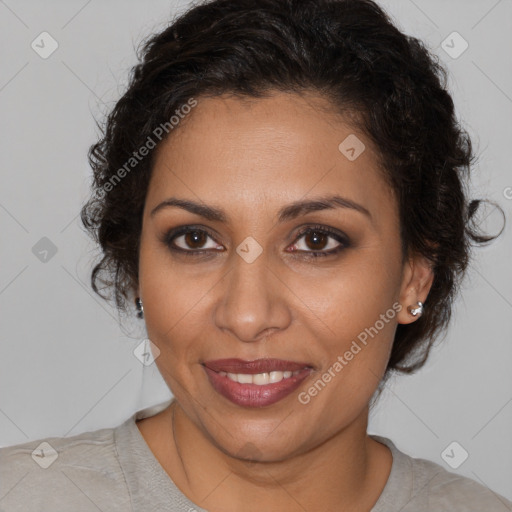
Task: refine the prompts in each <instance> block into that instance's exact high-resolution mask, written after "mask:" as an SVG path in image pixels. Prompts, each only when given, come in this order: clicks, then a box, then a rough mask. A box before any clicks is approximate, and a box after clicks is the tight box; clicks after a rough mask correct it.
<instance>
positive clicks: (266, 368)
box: [203, 358, 312, 375]
mask: <svg viewBox="0 0 512 512" xmlns="http://www.w3.org/2000/svg"><path fill="white" fill-rule="evenodd" d="M203 364H204V366H207V367H208V368H210V369H211V370H213V371H215V372H226V373H245V374H249V375H254V374H256V373H269V372H276V371H278V372H279V371H280V372H286V371H290V372H294V371H296V370H303V369H304V368H312V366H311V365H310V364H309V363H300V362H295V361H285V360H284V359H271V358H265V359H255V360H253V361H244V360H243V359H216V360H214V361H205V362H204V363H203Z"/></svg>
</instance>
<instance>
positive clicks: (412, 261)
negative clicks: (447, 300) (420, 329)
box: [397, 254, 434, 324]
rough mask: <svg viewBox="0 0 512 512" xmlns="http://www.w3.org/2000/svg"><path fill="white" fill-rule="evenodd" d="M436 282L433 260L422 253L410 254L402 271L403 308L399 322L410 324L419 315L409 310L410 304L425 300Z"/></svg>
mask: <svg viewBox="0 0 512 512" xmlns="http://www.w3.org/2000/svg"><path fill="white" fill-rule="evenodd" d="M433 282H434V270H433V268H432V262H431V261H429V260H428V259H427V258H425V257H424V256H422V255H419V254H415V255H413V256H410V257H409V259H408V260H407V261H406V262H405V264H404V268H403V271H402V284H401V287H400V298H399V301H400V304H401V305H402V309H401V310H400V311H399V313H398V315H397V320H398V323H399V324H410V323H412V322H415V321H416V320H417V319H418V318H419V317H414V316H413V315H411V314H410V313H409V311H408V310H407V307H408V306H415V305H416V303H417V302H418V301H419V302H423V303H424V302H425V300H426V299H427V296H428V294H429V292H430V288H431V287H432V283H433Z"/></svg>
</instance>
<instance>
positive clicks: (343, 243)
mask: <svg viewBox="0 0 512 512" xmlns="http://www.w3.org/2000/svg"><path fill="white" fill-rule="evenodd" d="M194 232H198V233H206V234H207V235H208V236H209V237H210V238H212V239H213V240H214V241H215V236H214V235H213V234H212V233H211V232H210V231H209V230H208V229H205V228H199V227H194V226H182V227H178V228H174V229H171V230H169V231H168V232H167V233H166V234H165V235H164V237H163V243H164V244H165V245H166V246H167V247H168V248H169V249H170V250H171V251H173V252H179V253H181V254H184V255H186V256H203V255H206V254H207V253H211V252H220V251H215V250H212V249H203V250H201V249H188V250H187V249H182V248H181V247H176V246H175V245H174V243H173V242H174V239H175V238H177V237H179V236H181V235H186V234H188V233H194ZM312 232H314V233H318V234H322V235H327V236H328V237H330V238H334V239H335V240H336V241H337V242H339V243H340V245H339V246H338V247H336V248H334V249H331V250H330V251H302V250H295V251H293V252H295V253H299V254H301V255H304V256H305V257H313V258H317V257H319V256H334V255H335V254H337V253H339V252H341V251H342V250H344V249H346V248H348V247H350V241H349V239H348V237H347V236H346V235H344V234H342V233H340V232H338V231H337V230H334V229H331V228H329V227H327V226H320V225H313V226H306V227H305V228H303V229H302V230H301V231H300V232H299V233H298V234H297V237H296V239H295V241H294V242H293V244H292V245H295V244H296V243H297V242H298V241H299V240H300V239H301V238H302V237H303V236H304V235H307V234H310V233H312Z"/></svg>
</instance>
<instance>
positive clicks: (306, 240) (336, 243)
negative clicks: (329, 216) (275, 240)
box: [290, 226, 351, 257]
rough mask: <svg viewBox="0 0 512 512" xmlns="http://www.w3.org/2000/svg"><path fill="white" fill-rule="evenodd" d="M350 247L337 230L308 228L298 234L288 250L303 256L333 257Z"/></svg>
mask: <svg viewBox="0 0 512 512" xmlns="http://www.w3.org/2000/svg"><path fill="white" fill-rule="evenodd" d="M350 246H351V244H350V241H349V239H348V237H347V236H346V235H345V234H344V233H342V232H339V231H338V230H334V229H332V228H329V227H322V226H319V227H316V226H309V227H307V228H306V229H304V230H302V231H301V232H300V233H299V234H298V236H297V239H296V241H295V243H294V244H293V246H292V247H291V248H290V250H291V252H295V253H301V254H303V255H304V256H315V257H316V256H333V255H335V254H337V253H339V252H341V251H342V250H343V249H346V248H348V247H350Z"/></svg>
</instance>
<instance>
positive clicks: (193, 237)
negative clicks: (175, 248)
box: [183, 231, 208, 249]
mask: <svg viewBox="0 0 512 512" xmlns="http://www.w3.org/2000/svg"><path fill="white" fill-rule="evenodd" d="M183 238H184V241H185V244H186V245H187V246H188V247H189V248H190V249H200V248H201V247H202V246H203V245H204V244H205V243H206V240H207V238H208V236H207V234H206V233H205V232H204V231H189V232H188V233H186V234H185V235H183Z"/></svg>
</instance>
